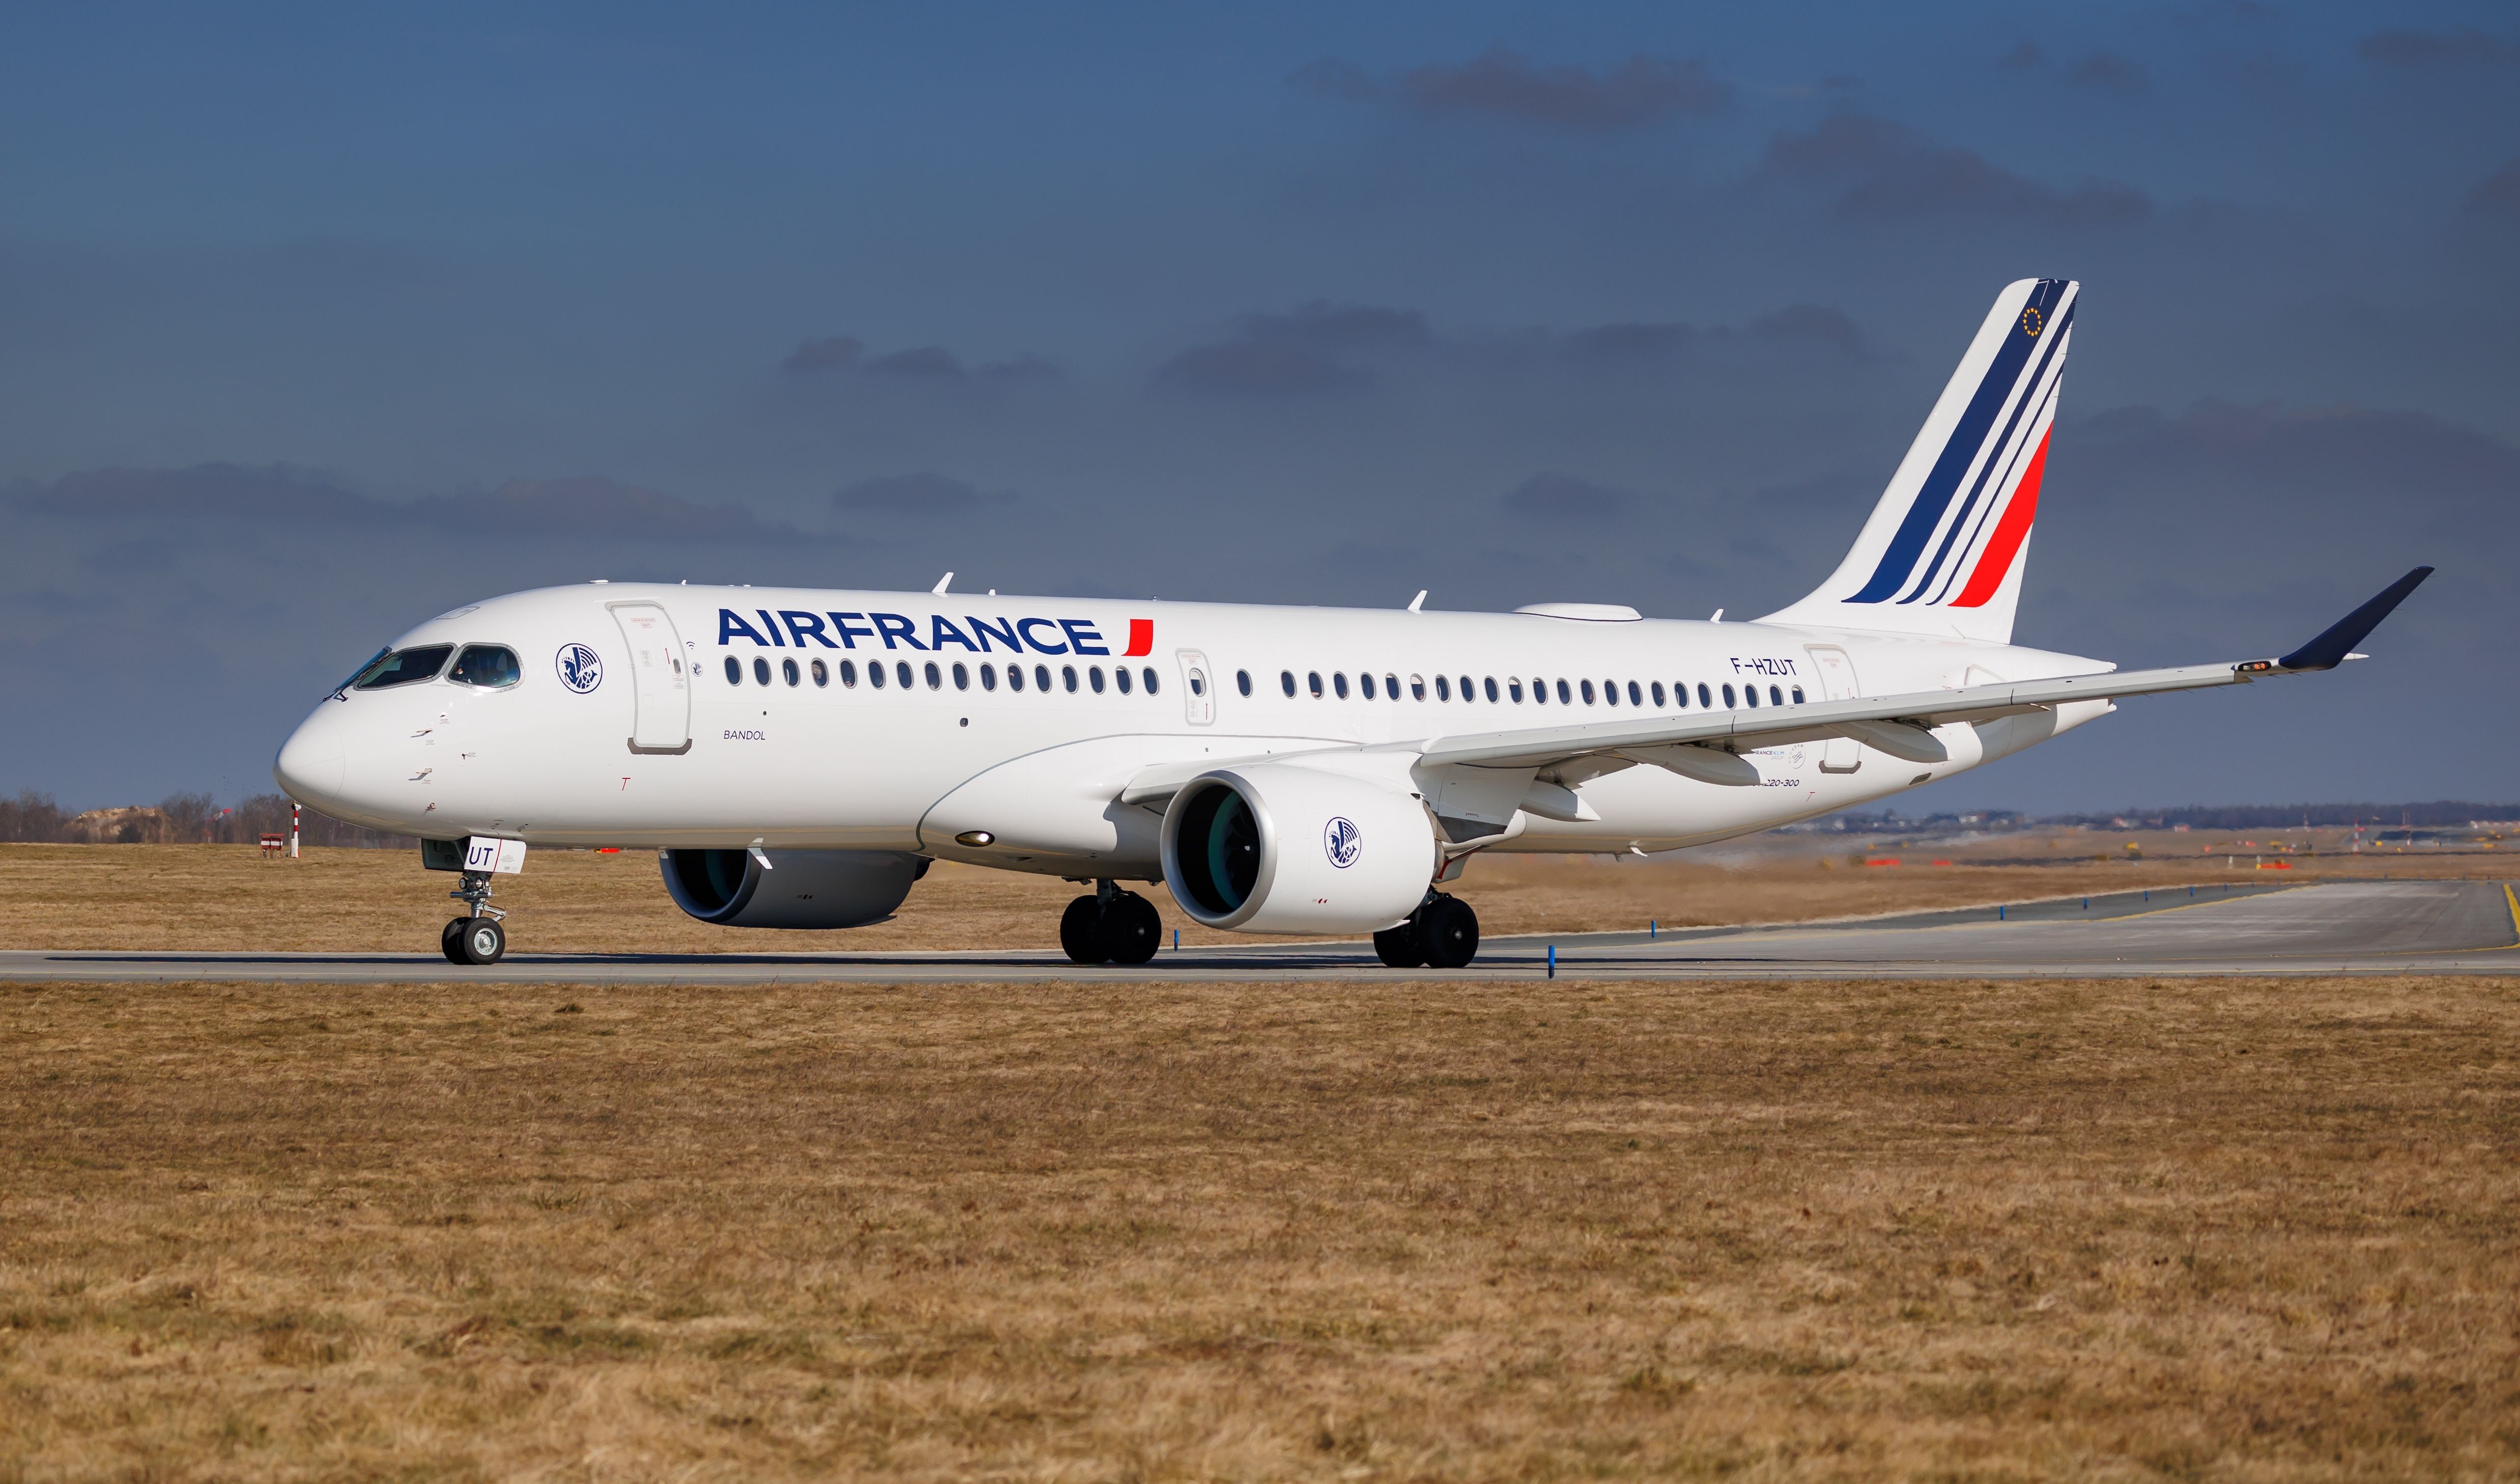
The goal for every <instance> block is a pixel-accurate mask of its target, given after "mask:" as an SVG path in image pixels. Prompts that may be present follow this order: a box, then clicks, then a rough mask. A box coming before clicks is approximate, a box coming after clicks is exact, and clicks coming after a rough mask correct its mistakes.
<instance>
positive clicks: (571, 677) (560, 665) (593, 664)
mask: <svg viewBox="0 0 2520 1484" xmlns="http://www.w3.org/2000/svg"><path fill="white" fill-rule="evenodd" d="M553 665H554V667H555V668H557V669H558V670H559V671H560V683H561V684H562V685H564V686H566V687H568V688H569V689H570V690H572V691H575V692H576V693H577V694H578V695H580V696H583V695H585V694H586V693H587V692H589V691H592V690H594V689H595V688H596V687H597V686H600V685H602V684H604V656H603V655H601V654H598V653H596V652H594V651H593V650H590V649H588V648H587V647H586V646H584V645H582V644H564V645H562V646H561V647H560V653H559V654H558V655H557V656H556V657H555V658H554V659H553Z"/></svg>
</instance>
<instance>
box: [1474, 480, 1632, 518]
mask: <svg viewBox="0 0 2520 1484" xmlns="http://www.w3.org/2000/svg"><path fill="white" fill-rule="evenodd" d="M1502 503H1503V505H1504V506H1505V510H1506V513H1507V514H1508V515H1512V516H1521V517H1526V518H1529V519H1533V520H1582V521H1591V522H1596V523H1601V522H1608V521H1613V520H1617V519H1620V518H1621V517H1625V516H1626V515H1627V514H1628V513H1629V512H1630V511H1633V510H1634V509H1636V505H1637V497H1636V496H1635V495H1632V494H1630V493H1628V492H1627V491H1626V490H1623V489H1612V488H1610V487H1609V486H1608V485H1606V484H1595V483H1593V482H1592V481H1591V480H1589V479H1578V478H1576V477H1575V476H1574V475H1573V474H1559V473H1539V474H1533V475H1532V476H1531V477H1530V478H1528V479H1525V480H1523V481H1522V482H1521V483H1520V484H1517V485H1515V486H1514V487H1513V488H1511V489H1509V490H1508V491H1506V495H1505V499H1504V501H1503V502H1502Z"/></svg>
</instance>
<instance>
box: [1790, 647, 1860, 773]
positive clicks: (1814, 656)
mask: <svg viewBox="0 0 2520 1484" xmlns="http://www.w3.org/2000/svg"><path fill="white" fill-rule="evenodd" d="M1803 652H1804V653H1806V654H1809V655H1810V656H1811V661H1812V668H1813V669H1814V670H1817V671H1818V672H1819V673H1820V689H1821V694H1822V695H1823V696H1824V697H1827V698H1829V699H1830V700H1853V699H1854V698H1855V697H1857V696H1859V695H1861V694H1862V692H1861V690H1860V689H1859V688H1858V687H1857V686H1856V683H1855V661H1853V660H1851V659H1849V658H1847V657H1846V652H1845V651H1844V650H1841V649H1839V648H1838V647H1837V646H1835V645H1833V644H1816V645H1813V646H1811V647H1810V648H1809V649H1807V650H1805V651H1803ZM1863 766H1864V754H1863V753H1861V752H1859V751H1857V750H1856V746H1855V739H1853V738H1851V737H1832V738H1830V739H1828V740H1827V741H1826V742H1823V743H1822V744H1821V749H1820V771H1822V772H1823V773H1852V772H1854V771H1855V770H1856V769H1858V768H1861V767H1863Z"/></svg>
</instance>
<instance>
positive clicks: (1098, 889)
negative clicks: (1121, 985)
mask: <svg viewBox="0 0 2520 1484" xmlns="http://www.w3.org/2000/svg"><path fill="white" fill-rule="evenodd" d="M1163 939H1164V920H1163V917H1162V915H1161V914H1159V913H1157V912H1156V911H1155V904H1154V903H1152V902H1149V901H1148V900H1147V899H1146V898H1145V897H1142V896H1140V895H1138V894H1137V893H1136V892H1134V891H1122V890H1121V889H1120V887H1119V885H1118V883H1116V882H1113V881H1108V880H1103V881H1097V882H1095V883H1094V894H1093V895H1092V896H1082V897H1078V898H1077V899H1076V900H1075V901H1073V902H1070V903H1068V904H1067V911H1065V912H1064V913H1061V914H1060V915H1059V919H1058V946H1059V947H1061V948H1063V949H1065V950H1066V951H1067V957H1068V958H1069V959H1071V960H1073V961H1075V962H1076V963H1079V964H1144V963H1146V962H1147V961H1148V960H1149V959H1151V958H1153V957H1154V956H1155V950H1156V949H1157V948H1159V947H1161V946H1162V944H1163Z"/></svg>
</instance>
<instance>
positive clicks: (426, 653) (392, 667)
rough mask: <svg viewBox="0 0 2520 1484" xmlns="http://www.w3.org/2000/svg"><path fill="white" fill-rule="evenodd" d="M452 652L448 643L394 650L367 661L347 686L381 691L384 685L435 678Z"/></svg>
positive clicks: (452, 649)
mask: <svg viewBox="0 0 2520 1484" xmlns="http://www.w3.org/2000/svg"><path fill="white" fill-rule="evenodd" d="M454 652H455V646H453V645H451V644H425V645H422V646H420V647H419V648H418V649H413V650H396V651H394V652H392V653H390V654H385V655H382V656H380V657H378V658H377V659H374V660H372V661H370V662H369V664H368V667H367V668H366V669H364V670H361V671H360V672H359V678H358V679H356V680H354V681H351V682H350V684H351V685H352V686H353V687H355V688H356V689H358V690H362V691H382V690H383V689H384V688H385V687H387V686H407V685H410V684H411V683H412V682H413V681H416V680H430V679H434V678H435V677H436V675H437V672H438V671H440V670H442V669H444V668H446V656H447V655H449V654H452V653H454Z"/></svg>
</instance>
